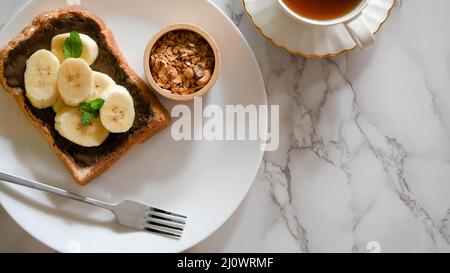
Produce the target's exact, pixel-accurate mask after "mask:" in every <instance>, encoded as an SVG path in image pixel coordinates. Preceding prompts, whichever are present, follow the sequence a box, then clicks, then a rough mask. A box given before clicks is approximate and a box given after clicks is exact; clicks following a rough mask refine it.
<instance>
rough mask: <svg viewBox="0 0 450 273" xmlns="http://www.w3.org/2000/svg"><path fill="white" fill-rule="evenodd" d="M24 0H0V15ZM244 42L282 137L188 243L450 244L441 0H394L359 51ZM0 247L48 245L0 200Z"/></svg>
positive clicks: (449, 82) (277, 246) (251, 246)
mask: <svg viewBox="0 0 450 273" xmlns="http://www.w3.org/2000/svg"><path fill="white" fill-rule="evenodd" d="M23 2H25V1H24V0H21V1H13V0H7V1H5V0H2V1H1V4H0V5H1V8H0V25H2V24H3V23H4V21H5V20H7V18H8V17H9V16H10V15H11V14H13V13H14V11H15V10H16V9H17V8H18V7H19V6H21V4H22V3H23ZM214 2H216V3H217V4H218V5H219V6H220V7H221V8H222V9H223V10H224V11H225V12H226V13H227V14H228V15H229V16H230V17H231V18H232V19H233V21H234V23H235V24H236V25H237V26H238V27H239V28H240V30H241V31H242V32H243V34H244V36H245V37H246V38H247V40H248V41H249V43H250V44H251V46H252V48H253V50H254V52H255V54H256V56H257V59H258V61H259V64H260V67H261V69H262V72H263V75H264V79H265V82H266V86H267V93H268V98H269V103H271V104H279V105H280V109H281V126H280V127H281V144H280V148H279V149H278V151H276V152H270V153H267V154H266V155H265V157H264V162H263V164H262V165H261V170H260V172H259V175H258V177H257V178H256V180H255V183H254V186H253V187H252V189H251V191H250V193H249V195H248V196H247V198H246V199H245V201H244V202H243V203H242V205H241V206H240V208H239V209H238V210H237V211H236V213H235V214H234V215H233V216H232V217H231V218H230V219H229V221H227V223H226V224H225V225H224V226H223V227H222V228H220V229H219V230H218V231H217V232H216V233H215V234H213V235H211V236H210V237H209V238H208V239H207V240H205V241H204V242H202V243H200V244H199V245H197V246H196V247H194V248H193V249H191V250H190V251H192V252H221V251H225V252H244V251H249V252H267V251H270V252H279V251H280V252H367V251H368V250H367V244H368V243H369V242H371V241H378V242H379V244H380V246H381V251H383V252H449V251H450V222H449V219H450V30H449V27H450V17H449V16H448V11H449V10H450V1H448V0H433V1H430V3H428V1H422V0H403V1H401V2H399V4H398V7H397V8H396V9H395V10H394V12H393V14H392V16H391V18H389V20H388V22H387V24H386V25H385V27H384V28H383V29H382V31H381V32H380V33H379V34H378V35H377V39H378V41H377V43H376V45H375V46H373V47H372V48H370V49H369V50H367V51H366V52H360V51H353V52H351V53H348V54H347V55H344V56H340V57H336V58H331V59H325V60H319V59H304V58H302V57H297V56H293V55H290V54H288V53H286V52H284V51H283V50H281V49H279V48H277V47H275V46H273V45H272V44H271V43H269V42H268V41H266V40H265V39H264V38H263V37H261V36H260V35H259V33H258V32H256V31H255V29H254V28H253V27H252V25H251V24H250V23H249V20H248V19H247V18H246V16H245V15H244V12H243V7H242V4H241V1H240V0H214ZM425 2H427V3H425ZM0 230H1V232H0V251H19V252H27V251H33V252H41V251H52V250H50V249H48V248H47V247H45V246H43V245H41V244H40V243H39V242H36V241H35V240H34V239H32V238H30V237H29V236H28V235H26V234H25V233H24V232H23V231H22V230H21V228H20V227H18V226H17V225H16V224H15V223H14V222H13V221H12V220H11V219H10V218H9V216H7V215H6V213H5V212H3V210H1V209H0Z"/></svg>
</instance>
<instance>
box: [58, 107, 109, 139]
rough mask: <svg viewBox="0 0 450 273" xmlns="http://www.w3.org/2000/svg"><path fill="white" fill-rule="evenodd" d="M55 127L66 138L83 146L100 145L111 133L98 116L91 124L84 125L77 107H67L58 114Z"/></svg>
mask: <svg viewBox="0 0 450 273" xmlns="http://www.w3.org/2000/svg"><path fill="white" fill-rule="evenodd" d="M55 129H56V131H58V133H59V134H60V135H61V136H63V137H64V138H66V139H68V140H70V141H71V142H73V143H75V144H78V145H80V146H83V147H97V146H100V145H101V144H102V143H103V142H104V141H105V140H106V138H107V137H108V135H109V132H108V130H106V129H105V127H104V126H103V125H102V123H101V122H100V119H98V118H96V119H94V120H93V121H92V122H91V123H90V124H89V125H82V124H81V118H80V111H79V110H78V108H76V107H68V108H65V109H63V110H62V111H60V112H58V113H57V114H56V117H55Z"/></svg>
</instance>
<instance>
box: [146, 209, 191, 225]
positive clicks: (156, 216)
mask: <svg viewBox="0 0 450 273" xmlns="http://www.w3.org/2000/svg"><path fill="white" fill-rule="evenodd" d="M147 217H148V218H152V219H158V220H164V221H168V222H173V223H177V224H180V225H185V224H186V221H185V220H180V219H178V218H175V217H171V216H168V215H166V214H162V213H158V212H152V211H150V212H148V214H147Z"/></svg>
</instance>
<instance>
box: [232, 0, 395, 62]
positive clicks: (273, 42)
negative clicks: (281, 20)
mask: <svg viewBox="0 0 450 273" xmlns="http://www.w3.org/2000/svg"><path fill="white" fill-rule="evenodd" d="M241 1H242V4H243V6H244V11H245V13H246V14H247V17H248V18H249V20H250V22H251V23H252V25H253V26H254V27H255V29H256V30H257V31H258V32H259V33H261V35H262V36H263V37H264V38H266V39H267V40H269V42H271V43H272V44H273V45H275V46H277V47H279V48H282V49H284V50H286V51H287V52H289V53H290V54H294V55H299V56H303V57H306V58H329V57H336V56H339V55H341V54H344V53H346V52H348V51H351V50H353V49H355V48H356V47H357V46H356V45H355V46H353V47H351V48H346V49H344V50H342V51H339V52H337V53H329V54H324V55H319V54H306V53H303V52H300V51H294V50H290V49H288V48H287V47H285V46H284V45H281V44H278V43H277V42H275V41H274V40H273V39H272V38H271V37H270V36H268V35H267V34H265V33H264V31H263V30H262V29H261V27H260V26H258V25H257V24H256V23H255V21H254V20H253V17H252V15H251V14H250V12H249V11H248V9H247V5H246V3H245V0H241ZM395 3H396V0H395V1H393V3H392V6H391V7H390V8H389V9H388V12H387V15H386V18H384V20H383V21H381V22H380V25H379V26H378V28H377V29H376V30H375V32H374V33H373V34H376V33H377V32H378V31H379V30H380V29H381V28H382V27H383V25H384V24H385V23H386V21H387V19H388V18H389V17H390V16H391V13H392V10H393V9H394V7H395Z"/></svg>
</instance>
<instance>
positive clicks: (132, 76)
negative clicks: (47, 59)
mask: <svg viewBox="0 0 450 273" xmlns="http://www.w3.org/2000/svg"><path fill="white" fill-rule="evenodd" d="M70 31H78V32H80V33H84V34H87V35H89V36H90V37H91V38H93V39H94V40H95V41H96V42H97V44H98V47H99V55H98V58H97V60H96V61H95V63H94V64H92V66H91V67H92V69H93V70H95V71H99V72H102V73H105V74H108V75H109V76H110V77H111V78H112V79H113V80H114V81H115V82H116V83H117V84H119V85H122V86H124V87H125V88H127V90H128V91H129V92H130V94H131V95H132V97H133V101H134V106H135V111H136V118H135V121H134V124H133V126H132V128H131V129H130V130H129V131H128V132H126V133H121V134H110V136H109V137H108V139H107V140H106V141H105V142H104V143H103V144H102V145H101V146H99V147H94V148H85V147H82V146H79V145H77V144H74V143H72V142H70V141H68V140H66V139H65V138H63V137H62V136H60V135H59V134H58V132H57V131H56V130H55V127H54V118H55V113H54V112H53V110H52V109H51V108H47V109H37V108H35V107H33V106H32V105H31V103H30V102H29V100H28V98H27V97H26V96H25V87H24V86H25V84H24V71H25V66H26V60H27V59H28V58H29V57H30V56H31V55H32V54H33V53H34V52H36V51H37V50H39V49H50V45H51V40H52V38H53V36H55V35H57V34H61V33H66V32H70ZM0 83H1V84H2V86H3V87H4V89H5V91H6V92H8V93H9V94H11V95H12V96H13V97H14V99H15V100H16V102H17V104H18V106H19V107H20V109H21V110H22V111H23V113H24V114H25V115H26V117H27V118H28V120H29V121H30V122H31V123H32V124H33V125H34V126H35V127H36V128H37V129H39V130H40V131H41V133H42V134H43V135H44V137H45V139H46V140H47V142H48V144H49V145H50V147H51V148H52V149H53V151H54V153H55V154H56V155H57V156H58V158H59V159H60V160H61V161H62V163H63V164H64V165H65V166H66V168H67V169H68V170H69V172H70V173H71V174H72V176H73V178H74V179H75V181H76V182H77V183H79V184H81V185H85V184H87V183H88V182H90V181H91V180H93V179H94V178H96V177H97V176H99V175H101V174H102V173H103V172H104V171H106V170H107V169H108V168H109V167H111V166H112V165H113V163H114V162H116V161H117V160H118V159H119V158H120V157H121V156H123V155H124V154H125V153H126V152H127V151H128V150H129V149H130V148H131V147H132V146H133V145H134V144H136V143H141V142H144V141H146V140H147V139H149V138H150V137H152V136H153V135H155V134H156V133H158V132H160V131H161V130H163V129H164V128H166V127H167V126H168V125H169V124H170V115H169V113H168V112H167V110H166V109H165V108H164V107H163V106H162V105H161V103H160V102H159V101H158V98H157V97H156V96H155V94H154V93H153V92H152V90H150V89H149V87H148V86H147V85H146V84H145V83H144V81H143V80H142V79H140V78H139V77H138V76H137V75H136V73H135V72H134V71H133V70H132V69H131V68H130V66H129V65H128V64H127V62H126V60H125V58H124V57H123V55H122V54H121V52H120V50H119V48H118V47H117V44H116V42H115V41H114V37H113V34H112V32H111V30H109V29H108V28H107V27H106V25H105V23H104V22H103V21H102V20H101V19H100V18H98V17H97V16H95V15H94V14H92V13H90V12H88V11H85V10H80V9H60V10H55V11H49V12H45V13H43V14H41V15H39V16H37V17H36V18H35V19H34V20H33V22H32V24H31V25H29V26H27V27H25V28H24V29H23V30H22V31H21V32H20V33H19V34H18V35H17V37H16V38H14V39H13V40H12V41H11V42H9V43H8V44H7V45H6V46H5V47H3V48H2V49H1V50H0Z"/></svg>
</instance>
